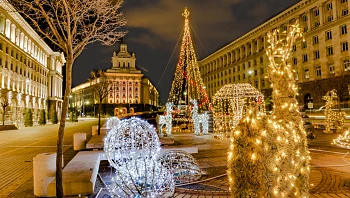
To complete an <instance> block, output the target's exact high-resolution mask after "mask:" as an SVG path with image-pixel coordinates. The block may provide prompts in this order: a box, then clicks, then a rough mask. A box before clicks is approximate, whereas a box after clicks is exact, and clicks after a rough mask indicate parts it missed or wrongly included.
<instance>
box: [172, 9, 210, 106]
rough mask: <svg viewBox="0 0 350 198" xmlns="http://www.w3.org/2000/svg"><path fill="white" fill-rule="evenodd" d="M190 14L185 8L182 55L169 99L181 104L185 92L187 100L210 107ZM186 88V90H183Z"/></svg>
mask: <svg viewBox="0 0 350 198" xmlns="http://www.w3.org/2000/svg"><path fill="white" fill-rule="evenodd" d="M189 15H190V12H189V10H188V9H187V8H185V10H184V12H183V14H182V16H184V17H185V25H184V30H183V36H182V43H181V49H180V56H179V60H178V63H177V66H176V71H175V77H174V80H173V82H172V86H171V91H170V94H169V98H168V101H169V102H174V104H176V105H178V104H180V103H181V102H182V99H183V94H184V92H185V93H186V95H185V96H184V97H185V102H186V97H188V98H193V99H196V100H197V101H198V106H199V107H208V108H209V109H210V102H209V98H208V94H207V92H206V90H205V86H204V83H203V80H202V77H201V74H200V71H199V66H198V62H197V57H196V52H195V50H194V46H193V42H192V37H191V32H190V25H189ZM184 88H185V89H186V90H183V89H184Z"/></svg>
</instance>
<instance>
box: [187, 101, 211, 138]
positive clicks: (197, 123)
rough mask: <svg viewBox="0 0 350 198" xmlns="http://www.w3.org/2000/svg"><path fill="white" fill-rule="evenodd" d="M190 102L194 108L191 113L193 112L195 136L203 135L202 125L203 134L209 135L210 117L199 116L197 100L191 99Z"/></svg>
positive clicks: (206, 115)
mask: <svg viewBox="0 0 350 198" xmlns="http://www.w3.org/2000/svg"><path fill="white" fill-rule="evenodd" d="M190 102H191V103H192V104H193V108H192V111H191V112H192V120H193V127H194V134H195V135H200V134H201V125H202V129H203V134H208V128H209V124H208V121H209V115H208V114H207V113H204V114H198V103H197V100H195V99H191V100H190Z"/></svg>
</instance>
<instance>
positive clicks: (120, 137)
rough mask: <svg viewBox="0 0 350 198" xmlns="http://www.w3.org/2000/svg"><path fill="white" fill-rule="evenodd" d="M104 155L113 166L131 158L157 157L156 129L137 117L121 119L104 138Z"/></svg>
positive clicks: (158, 145) (158, 148)
mask: <svg viewBox="0 0 350 198" xmlns="http://www.w3.org/2000/svg"><path fill="white" fill-rule="evenodd" d="M104 151H105V153H106V157H107V159H108V161H109V163H110V164H111V166H113V167H118V166H121V165H123V164H125V163H126V162H127V161H130V160H131V159H138V158H141V157H142V158H146V159H157V156H158V152H159V151H160V141H159V138H158V135H157V132H156V130H155V129H154V127H153V126H152V125H150V124H148V123H147V122H146V121H143V120H141V119H138V118H130V119H127V120H122V121H120V123H119V124H118V125H117V126H116V127H114V128H113V129H112V130H110V132H109V133H108V134H107V137H106V138H105V140H104Z"/></svg>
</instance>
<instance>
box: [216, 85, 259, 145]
mask: <svg viewBox="0 0 350 198" xmlns="http://www.w3.org/2000/svg"><path fill="white" fill-rule="evenodd" d="M250 102H256V103H257V104H258V105H257V107H258V108H259V111H260V112H261V113H264V112H265V103H264V95H263V94H262V93H261V92H260V91H258V90H257V89H256V88H254V87H253V86H252V85H251V84H249V83H238V84H228V85H225V86H223V87H222V88H221V89H220V90H219V91H218V92H217V93H216V94H215V95H214V97H213V121H214V133H215V134H216V136H217V137H218V138H226V137H227V138H229V137H230V135H231V133H232V132H233V131H234V129H235V128H236V126H237V125H238V123H239V121H240V120H241V119H242V117H243V115H244V113H245V112H244V111H245V106H246V105H247V104H249V103H250Z"/></svg>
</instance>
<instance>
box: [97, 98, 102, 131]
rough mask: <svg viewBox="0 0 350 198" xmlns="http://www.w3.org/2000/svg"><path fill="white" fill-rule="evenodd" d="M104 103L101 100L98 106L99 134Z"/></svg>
mask: <svg viewBox="0 0 350 198" xmlns="http://www.w3.org/2000/svg"><path fill="white" fill-rule="evenodd" d="M101 103H102V101H101V100H100V104H98V129H97V134H98V135H100V134H101V130H100V128H101V127H100V126H101V109H102V104H101Z"/></svg>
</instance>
